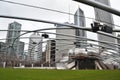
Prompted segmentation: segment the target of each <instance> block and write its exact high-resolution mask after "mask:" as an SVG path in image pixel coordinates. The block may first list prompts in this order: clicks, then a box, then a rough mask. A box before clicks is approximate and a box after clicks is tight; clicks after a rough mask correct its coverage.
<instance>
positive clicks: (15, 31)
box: [6, 22, 21, 56]
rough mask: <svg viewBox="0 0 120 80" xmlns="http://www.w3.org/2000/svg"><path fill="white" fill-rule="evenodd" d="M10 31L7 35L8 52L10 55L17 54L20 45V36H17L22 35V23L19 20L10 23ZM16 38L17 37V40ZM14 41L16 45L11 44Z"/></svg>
mask: <svg viewBox="0 0 120 80" xmlns="http://www.w3.org/2000/svg"><path fill="white" fill-rule="evenodd" d="M8 30H9V31H8V32H7V37H6V45H7V53H8V55H10V56H13V55H14V56H15V55H17V54H18V48H19V47H18V46H19V40H20V38H17V37H18V36H19V35H20V30H21V24H20V23H18V22H13V23H10V24H9V26H8ZM15 38H17V39H16V40H15ZM14 40H15V42H14ZM13 42H14V45H13V46H11V45H12V44H13Z"/></svg>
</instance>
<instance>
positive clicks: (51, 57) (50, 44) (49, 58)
mask: <svg viewBox="0 0 120 80" xmlns="http://www.w3.org/2000/svg"><path fill="white" fill-rule="evenodd" d="M55 52H56V41H55V40H48V41H47V46H46V63H49V66H55Z"/></svg>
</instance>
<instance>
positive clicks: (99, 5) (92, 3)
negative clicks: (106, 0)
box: [74, 0, 120, 16]
mask: <svg viewBox="0 0 120 80" xmlns="http://www.w3.org/2000/svg"><path fill="white" fill-rule="evenodd" d="M74 1H77V2H81V3H84V4H87V5H90V6H93V7H96V8H99V9H102V10H105V11H107V12H110V13H112V14H115V15H118V16H120V11H118V10H116V9H113V8H111V7H110V6H107V5H104V4H102V3H99V2H97V1H94V0H74Z"/></svg>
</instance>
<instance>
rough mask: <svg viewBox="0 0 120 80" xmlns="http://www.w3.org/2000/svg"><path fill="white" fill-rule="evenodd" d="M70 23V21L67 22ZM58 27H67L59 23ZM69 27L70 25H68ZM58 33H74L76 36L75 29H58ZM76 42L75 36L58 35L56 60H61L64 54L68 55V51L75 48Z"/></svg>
mask: <svg viewBox="0 0 120 80" xmlns="http://www.w3.org/2000/svg"><path fill="white" fill-rule="evenodd" d="M65 24H70V23H65ZM56 27H57V28H66V26H61V25H57V26H56ZM67 28H69V27H67ZM56 33H58V34H59V33H61V34H65V35H71V36H72V35H73V36H75V35H76V34H75V29H64V30H63V29H57V30H56ZM74 42H76V38H75V37H69V36H63V35H56V53H55V57H56V58H55V60H56V62H58V61H60V60H61V59H62V58H63V57H64V56H67V55H68V51H69V50H70V49H73V48H75V45H74Z"/></svg>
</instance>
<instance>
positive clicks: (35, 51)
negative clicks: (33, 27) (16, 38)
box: [28, 32, 42, 62]
mask: <svg viewBox="0 0 120 80" xmlns="http://www.w3.org/2000/svg"><path fill="white" fill-rule="evenodd" d="M28 54H29V56H30V60H32V62H36V61H40V60H41V59H42V37H41V36H40V34H38V33H36V32H35V33H33V34H32V35H31V36H30V38H29V48H28Z"/></svg>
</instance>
